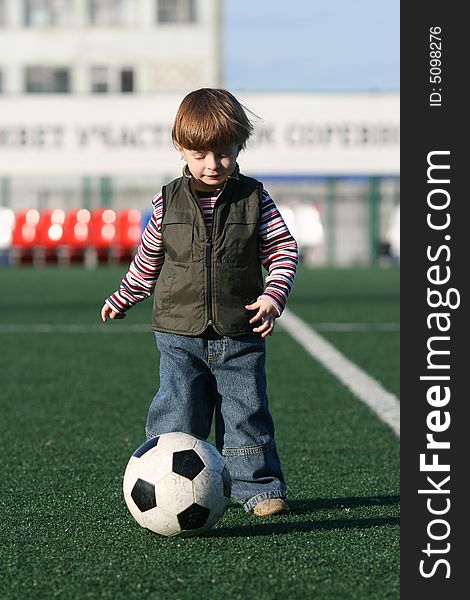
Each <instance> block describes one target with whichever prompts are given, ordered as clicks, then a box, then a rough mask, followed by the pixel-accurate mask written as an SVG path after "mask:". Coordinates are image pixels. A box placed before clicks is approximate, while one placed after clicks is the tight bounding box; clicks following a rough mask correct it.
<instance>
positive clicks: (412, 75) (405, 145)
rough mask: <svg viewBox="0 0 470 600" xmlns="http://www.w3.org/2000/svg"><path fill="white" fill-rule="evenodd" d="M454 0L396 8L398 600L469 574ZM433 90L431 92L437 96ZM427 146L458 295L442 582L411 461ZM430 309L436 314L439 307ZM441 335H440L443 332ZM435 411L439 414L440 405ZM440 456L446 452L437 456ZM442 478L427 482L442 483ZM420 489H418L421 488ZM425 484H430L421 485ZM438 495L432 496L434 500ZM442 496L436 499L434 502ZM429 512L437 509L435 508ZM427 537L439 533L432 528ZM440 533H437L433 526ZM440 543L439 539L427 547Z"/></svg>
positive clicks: (465, 124) (461, 67)
mask: <svg viewBox="0 0 470 600" xmlns="http://www.w3.org/2000/svg"><path fill="white" fill-rule="evenodd" d="M463 6H464V5H462V4H461V3H457V2H450V1H447V2H444V1H441V2H436V1H435V0H430V1H427V2H424V3H416V2H408V3H406V4H405V3H404V2H402V3H401V9H400V10H401V51H400V53H401V56H400V60H401V85H400V98H401V118H400V121H401V153H400V156H401V158H400V161H401V168H400V171H401V172H400V177H401V193H400V197H401V394H400V396H401V403H402V409H401V456H402V461H401V598H403V599H404V600H408V599H413V600H414V599H416V598H426V600H433V599H434V598H436V599H437V598H439V599H442V598H445V599H446V600H449V599H454V598H456V599H457V598H463V597H466V596H467V594H468V590H466V587H465V584H466V576H467V572H469V573H470V567H469V566H467V562H468V558H467V557H468V554H469V549H468V545H469V544H468V543H467V535H468V531H469V529H470V527H469V525H468V522H469V520H468V517H467V514H468V510H466V508H467V497H468V496H467V490H466V488H467V480H469V479H470V478H469V476H468V474H469V473H470V469H469V465H468V462H470V419H469V418H468V405H469V404H470V394H469V392H468V390H467V389H466V387H467V386H466V380H467V377H468V376H467V373H469V374H470V357H469V358H467V356H468V355H469V354H470V353H469V352H468V349H467V338H468V337H470V328H469V326H468V317H467V315H466V307H467V305H468V303H467V298H468V279H469V277H470V268H469V263H470V252H469V249H468V245H467V240H470V226H469V225H468V224H470V218H469V217H466V213H467V212H469V211H467V210H466V207H465V205H466V204H470V202H469V200H470V199H469V197H468V196H469V194H468V191H467V190H466V185H465V184H466V179H467V174H468V177H469V178H470V159H467V156H469V154H470V153H469V152H468V150H467V148H466V147H465V146H466V144H465V142H466V137H467V133H466V132H467V131H468V130H469V129H470V128H469V120H468V112H469V110H468V109H467V110H464V102H465V103H466V104H468V100H467V98H466V94H467V93H466V91H465V88H468V85H469V84H468V81H467V80H468V76H467V73H468V71H469V69H468V65H467V62H466V56H468V55H469V54H470V53H469V52H468V50H467V44H468V42H467V40H468V37H469V36H468V32H467V29H468V21H467V22H466V21H465V19H464V16H463V8H462V7H463ZM431 27H440V28H441V30H442V31H441V35H440V37H441V38H442V56H441V61H442V65H441V67H442V82H441V84H439V85H433V84H431V83H430V81H429V78H430V72H429V70H430V38H429V35H430V28H431ZM433 87H434V88H441V90H440V91H441V93H442V102H441V104H442V105H441V106H430V104H429V95H430V93H431V92H432V91H433V90H432V88H433ZM436 91H437V90H436ZM435 150H450V155H449V156H450V158H449V159H448V161H449V162H450V184H448V185H446V186H444V187H446V189H447V190H448V191H449V193H450V196H451V203H450V206H449V211H450V217H451V224H450V226H449V229H448V230H446V231H445V234H448V235H450V236H451V239H450V240H448V241H447V240H446V242H447V244H448V245H449V248H450V251H451V255H450V258H449V260H448V261H446V260H445V258H444V257H445V256H447V253H444V252H443V253H442V255H441V256H442V258H441V259H439V261H438V262H439V264H440V265H442V267H443V268H444V267H445V266H446V265H448V266H449V267H450V269H451V279H450V282H449V284H447V287H449V286H450V287H453V288H456V289H457V290H458V291H459V293H460V300H461V303H460V306H459V307H458V308H456V309H453V310H452V309H450V310H449V309H448V311H449V313H450V318H451V323H452V324H451V328H450V330H449V332H448V335H449V336H450V338H451V339H450V342H449V344H450V346H449V348H450V355H449V356H447V357H445V359H444V362H445V361H447V362H448V363H449V364H450V376H451V380H450V384H449V385H450V390H451V400H450V402H449V404H448V406H447V407H446V409H447V410H448V411H449V413H450V417H451V424H450V427H449V429H448V430H447V431H446V432H445V433H443V434H441V439H447V440H449V441H450V444H451V446H450V450H447V451H441V453H440V456H441V458H440V460H441V462H443V460H444V456H445V457H447V459H448V462H450V473H448V474H449V475H450V476H451V479H450V482H449V486H450V494H449V495H448V497H449V499H450V502H451V505H450V509H449V512H448V513H447V514H446V515H445V516H444V515H443V518H446V519H447V521H448V522H449V525H450V533H449V536H448V538H447V539H446V540H445V541H443V542H441V543H440V544H441V547H443V545H444V543H446V542H448V543H450V549H449V552H448V553H445V554H435V555H433V556H434V557H435V560H437V559H438V558H444V559H447V560H448V561H449V564H450V577H449V578H446V577H445V575H446V574H447V567H446V566H445V565H443V564H441V565H439V566H438V567H437V569H436V571H435V574H434V575H433V576H432V577H429V578H424V577H422V576H421V575H420V573H419V563H420V560H422V559H423V558H424V559H426V560H427V561H428V562H427V563H426V564H427V568H429V565H431V561H432V560H433V559H432V558H431V559H429V558H427V557H426V555H425V554H423V552H422V549H423V548H425V546H426V543H427V542H428V541H429V540H428V535H427V526H428V524H429V522H430V521H431V520H432V519H433V518H438V517H437V516H436V517H433V516H432V515H430V514H429V512H428V510H427V508H426V498H427V497H426V495H420V494H418V489H422V488H423V487H425V485H426V475H431V473H426V474H425V473H422V472H420V469H419V455H420V453H423V452H425V450H426V448H425V446H426V433H428V432H429V430H428V427H427V424H426V417H427V415H428V413H429V411H430V410H432V408H431V407H430V406H429V404H428V403H427V400H426V391H427V389H428V387H429V385H430V384H429V382H423V381H420V379H419V378H420V376H421V375H423V374H425V372H426V367H427V352H428V350H427V346H426V343H427V341H428V338H429V336H430V335H432V334H431V333H430V331H429V329H428V327H427V324H426V317H427V315H428V313H429V312H432V309H430V308H429V307H428V304H427V288H428V286H429V282H428V279H427V270H428V268H429V266H430V265H431V264H433V263H430V262H429V260H428V258H427V256H426V250H427V247H428V245H431V246H432V247H434V248H436V247H438V246H439V245H440V244H444V243H446V242H445V241H444V239H443V238H444V232H437V231H433V230H431V229H430V228H429V227H428V226H427V224H426V218H427V213H428V212H429V209H428V205H427V195H428V193H429V190H430V184H429V183H428V182H427V174H426V171H427V167H428V163H427V155H428V153H429V152H431V151H435ZM439 310H445V309H444V308H441V309H439ZM442 335H445V334H442ZM442 410H445V409H444V408H443V409H442ZM444 452H446V454H444ZM442 476H444V474H443V473H440V474H439V473H436V474H435V479H436V481H439V479H441V480H442ZM423 484H424V485H423ZM427 487H428V488H429V487H430V486H427ZM434 497H436V498H437V496H434ZM443 497H444V496H441V498H443ZM436 506H437V504H436ZM434 531H435V532H437V531H438V529H434ZM441 531H443V529H442V530H441ZM433 543H434V544H435V547H436V548H438V547H439V543H438V542H433Z"/></svg>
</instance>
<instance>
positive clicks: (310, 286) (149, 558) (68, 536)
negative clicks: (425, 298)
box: [0, 267, 399, 600]
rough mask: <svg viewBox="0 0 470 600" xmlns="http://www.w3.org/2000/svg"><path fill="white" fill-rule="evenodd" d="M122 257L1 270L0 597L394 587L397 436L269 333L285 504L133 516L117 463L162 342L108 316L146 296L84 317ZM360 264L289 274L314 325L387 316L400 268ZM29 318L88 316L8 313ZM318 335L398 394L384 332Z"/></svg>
mask: <svg viewBox="0 0 470 600" xmlns="http://www.w3.org/2000/svg"><path fill="white" fill-rule="evenodd" d="M123 271H124V268H118V267H112V268H111V267H110V268H100V269H98V270H96V271H86V270H84V269H81V268H71V269H59V268H48V269H44V270H36V271H34V270H32V269H29V268H19V269H16V270H9V269H3V270H1V271H0V282H1V288H2V294H1V297H0V324H3V325H4V327H3V329H2V328H1V327H0V342H1V344H2V351H1V353H0V371H1V374H2V385H1V391H0V398H1V400H0V410H1V420H0V447H1V452H2V463H1V464H2V477H1V490H0V506H1V511H0V528H1V531H2V544H1V548H0V565H1V566H0V598H2V600H10V599H20V598H21V599H22V600H25V599H27V600H29V599H31V600H36V599H37V600H42V599H44V600H49V599H52V598H63V599H67V600H68V599H77V600H78V599H79V600H81V599H87V598H90V599H97V600H98V599H99V600H101V599H107V598H109V599H121V598H122V599H123V600H124V599H125V600H132V599H134V598H135V599H141V598H151V599H154V598H155V599H160V598H161V599H168V598H172V599H181V600H186V599H190V598H191V599H194V598H208V599H220V598H224V599H226V600H232V599H234V600H235V599H241V600H245V599H251V598H256V599H259V600H263V599H265V600H271V599H277V598H288V599H290V598H293V599H296V598H299V599H300V598H301V599H305V598H315V599H318V600H330V599H331V600H364V599H367V600H369V599H370V600H375V599H377V600H382V599H383V600H385V599H398V598H399V442H398V439H397V438H396V436H395V434H393V432H392V431H391V430H390V429H389V428H388V426H387V425H385V424H384V423H382V422H380V421H379V420H378V419H377V417H376V416H375V415H374V414H373V413H372V412H371V411H370V410H369V409H368V408H367V407H366V406H364V405H363V404H362V403H361V402H359V401H358V400H357V399H356V398H354V396H353V395H352V394H351V392H350V391H349V390H347V389H346V388H345V387H344V386H343V385H342V384H340V383H339V382H338V381H337V380H336V379H335V378H334V376H333V375H332V374H331V373H329V372H328V371H327V370H326V369H325V368H324V367H322V366H321V365H319V364H318V363H317V362H316V361H315V360H314V359H313V358H311V357H310V356H309V355H307V353H306V352H305V351H304V350H303V349H302V348H300V347H299V346H298V345H297V344H296V343H295V342H294V341H293V340H292V339H291V338H290V337H289V336H288V334H287V333H285V332H284V331H282V330H281V329H279V331H276V333H275V335H273V336H272V337H271V338H269V342H268V361H267V370H268V393H269V398H270V403H271V410H272V413H273V416H274V420H275V423H276V432H277V434H276V435H277V442H278V447H279V452H280V455H281V459H282V461H283V467H284V471H285V476H286V479H287V484H288V488H289V503H290V505H291V508H292V513H291V514H288V515H283V516H281V517H270V518H265V519H260V518H256V517H254V516H252V515H250V514H246V513H245V512H244V511H243V510H242V509H241V508H240V507H238V506H236V505H232V506H230V507H229V508H228V510H227V511H226V513H225V515H224V516H223V517H222V519H221V520H220V521H219V522H218V523H217V524H216V525H215V526H214V527H213V528H212V529H211V530H210V531H209V532H208V533H207V534H206V535H205V536H203V537H197V538H185V539H180V538H174V539H167V538H162V537H159V536H156V535H154V534H152V533H150V532H148V531H146V530H144V529H142V528H141V527H139V526H138V525H137V523H136V522H135V521H134V520H133V518H132V517H131V515H130V513H129V512H128V510H127V508H126V505H125V503H124V499H123V496H122V491H121V486H122V476H123V473H124V469H125V467H126V464H127V461H128V459H129V456H130V455H131V454H132V452H133V450H134V449H135V448H136V447H137V446H138V445H140V443H141V442H142V441H143V440H144V424H145V417H146V413H147V408H148V405H149V402H150V400H151V398H152V396H153V394H154V393H155V391H156V389H157V387H158V354H157V352H156V350H155V348H154V341H153V335H152V333H151V332H150V330H149V331H148V332H145V331H144V332H141V333H136V332H121V333H120V332H119V327H120V325H122V324H137V323H147V322H148V321H149V318H150V310H151V307H150V301H147V302H146V303H143V304H141V305H140V306H138V307H136V308H135V309H133V311H132V312H131V313H129V315H128V317H127V318H126V320H125V321H122V322H114V323H107V324H103V325H102V328H103V329H102V328H101V326H100V327H99V328H98V330H96V329H94V328H93V327H92V328H91V329H86V327H85V326H89V325H93V326H94V325H99V310H100V308H101V305H102V301H103V300H104V298H105V297H106V296H107V295H108V293H110V292H111V291H113V289H114V287H115V286H116V285H117V283H118V280H119V277H120V275H121V274H122V273H123ZM358 272H359V271H358V270H352V271H349V270H341V271H334V270H331V271H329V270H319V271H308V270H304V269H302V270H300V272H299V275H298V278H297V281H296V288H295V294H294V293H293V295H292V302H291V303H290V305H289V306H290V308H291V310H293V311H295V312H296V313H297V314H299V315H300V316H301V317H302V318H304V319H305V320H307V321H309V322H311V323H319V322H327V321H328V322H340V321H342V322H362V323H365V322H370V321H372V320H375V322H376V323H377V322H385V321H386V322H391V321H397V320H398V307H397V304H398V300H397V294H398V292H397V273H396V271H395V270H384V271H379V270H375V269H372V270H363V271H360V272H359V276H360V278H361V279H360V281H358ZM347 282H349V284H347ZM356 284H357V286H358V287H357V288H356V287H355V285H356ZM361 289H362V291H361ZM345 290H348V291H347V292H346V291H345ZM345 297H348V298H349V299H350V302H346V304H347V305H348V306H347V308H345V302H344V299H345ZM38 323H39V324H50V325H51V324H52V325H56V326H57V325H60V324H77V325H82V326H83V329H82V330H80V329H79V328H77V331H78V332H77V333H60V332H55V333H42V332H38V331H37V330H33V331H28V328H27V327H25V328H24V329H21V328H18V330H17V331H16V332H13V331H12V330H10V331H8V329H7V328H6V327H5V326H6V325H15V324H16V325H25V324H38ZM104 331H106V332H109V331H112V333H104ZM324 335H325V337H328V339H330V341H332V342H333V343H335V344H336V345H337V346H338V347H339V348H340V349H341V351H343V352H344V353H345V354H347V355H348V356H349V358H351V359H352V360H355V361H356V362H357V363H358V364H360V366H362V367H363V368H366V366H367V363H369V365H370V372H371V374H373V375H374V376H375V377H377V378H378V379H379V380H381V381H382V383H383V385H385V386H386V387H388V389H390V390H391V391H394V392H395V393H397V389H398V382H397V372H398V371H397V368H396V364H397V357H396V356H394V355H395V354H396V351H397V345H396V335H397V334H395V342H391V341H390V332H374V333H373V334H367V335H366V334H364V335H362V337H361V341H360V343H359V342H354V341H351V340H354V334H351V333H347V334H343V333H335V334H324ZM378 346H380V348H381V352H377V347H378ZM387 349H388V350H387ZM372 356H373V359H372V358H371V357H372ZM391 365H392V367H391ZM393 365H395V366H393ZM387 373H388V375H387Z"/></svg>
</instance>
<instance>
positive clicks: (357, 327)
mask: <svg viewBox="0 0 470 600" xmlns="http://www.w3.org/2000/svg"><path fill="white" fill-rule="evenodd" d="M280 323H281V326H282V320H281V322H280ZM306 325H307V326H308V327H311V328H313V329H315V331H323V332H330V333H335V332H338V333H356V332H361V333H372V332H374V331H384V332H387V331H388V332H394V331H400V325H399V324H398V323H306ZM149 331H151V327H150V325H147V324H145V323H132V324H126V325H124V324H123V323H113V324H111V323H106V324H104V323H97V324H95V325H92V324H85V323H84V324H79V323H76V324H74V323H69V324H67V323H63V324H61V323H31V324H30V325H26V324H24V323H21V324H19V323H18V324H14V323H11V324H10V323H4V324H0V333H147V332H149ZM283 332H287V328H284V329H283V328H282V327H280V328H279V329H278V330H277V331H276V333H283Z"/></svg>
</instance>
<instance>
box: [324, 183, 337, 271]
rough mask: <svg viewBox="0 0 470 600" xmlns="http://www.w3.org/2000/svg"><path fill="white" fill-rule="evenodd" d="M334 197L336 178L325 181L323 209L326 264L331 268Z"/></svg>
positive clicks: (333, 238) (333, 236) (332, 259)
mask: <svg viewBox="0 0 470 600" xmlns="http://www.w3.org/2000/svg"><path fill="white" fill-rule="evenodd" d="M335 196H336V178H335V177H327V179H326V208H325V246H326V264H327V265H328V266H332V265H333V264H334V262H335V243H336V240H335Z"/></svg>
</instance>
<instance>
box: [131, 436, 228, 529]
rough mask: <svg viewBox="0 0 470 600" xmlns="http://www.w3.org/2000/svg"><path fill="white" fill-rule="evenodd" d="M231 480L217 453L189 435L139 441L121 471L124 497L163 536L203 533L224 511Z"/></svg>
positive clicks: (135, 513) (147, 525) (139, 517)
mask: <svg viewBox="0 0 470 600" xmlns="http://www.w3.org/2000/svg"><path fill="white" fill-rule="evenodd" d="M230 491H231V479H230V475H229V472H228V469H227V467H226V466H225V461H224V458H223V457H222V455H221V454H220V453H219V451H218V450H217V449H216V448H215V447H214V446H212V444H209V442H206V441H205V440H202V439H199V438H197V437H194V436H192V435H189V434H188V433H182V432H173V433H164V434H162V435H160V436H157V437H153V438H150V439H148V440H147V441H146V442H144V443H143V444H142V445H141V446H139V448H137V450H136V451H135V452H134V454H133V455H132V456H131V457H130V459H129V462H128V463H127V467H126V470H125V473H124V480H123V492H124V499H125V501H126V504H127V508H128V509H129V511H130V513H131V515H132V516H133V517H134V519H135V520H136V521H137V523H139V525H141V526H142V527H144V528H146V529H150V530H151V531H153V532H154V533H158V534H160V535H163V536H166V537H172V536H177V535H178V536H181V537H183V536H184V537H189V536H194V535H199V534H200V533H203V532H205V531H207V530H208V529H209V528H210V527H212V525H214V524H215V523H216V521H218V520H219V518H220V517H221V516H222V515H223V513H224V511H225V509H226V507H227V505H228V502H229V499H230Z"/></svg>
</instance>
